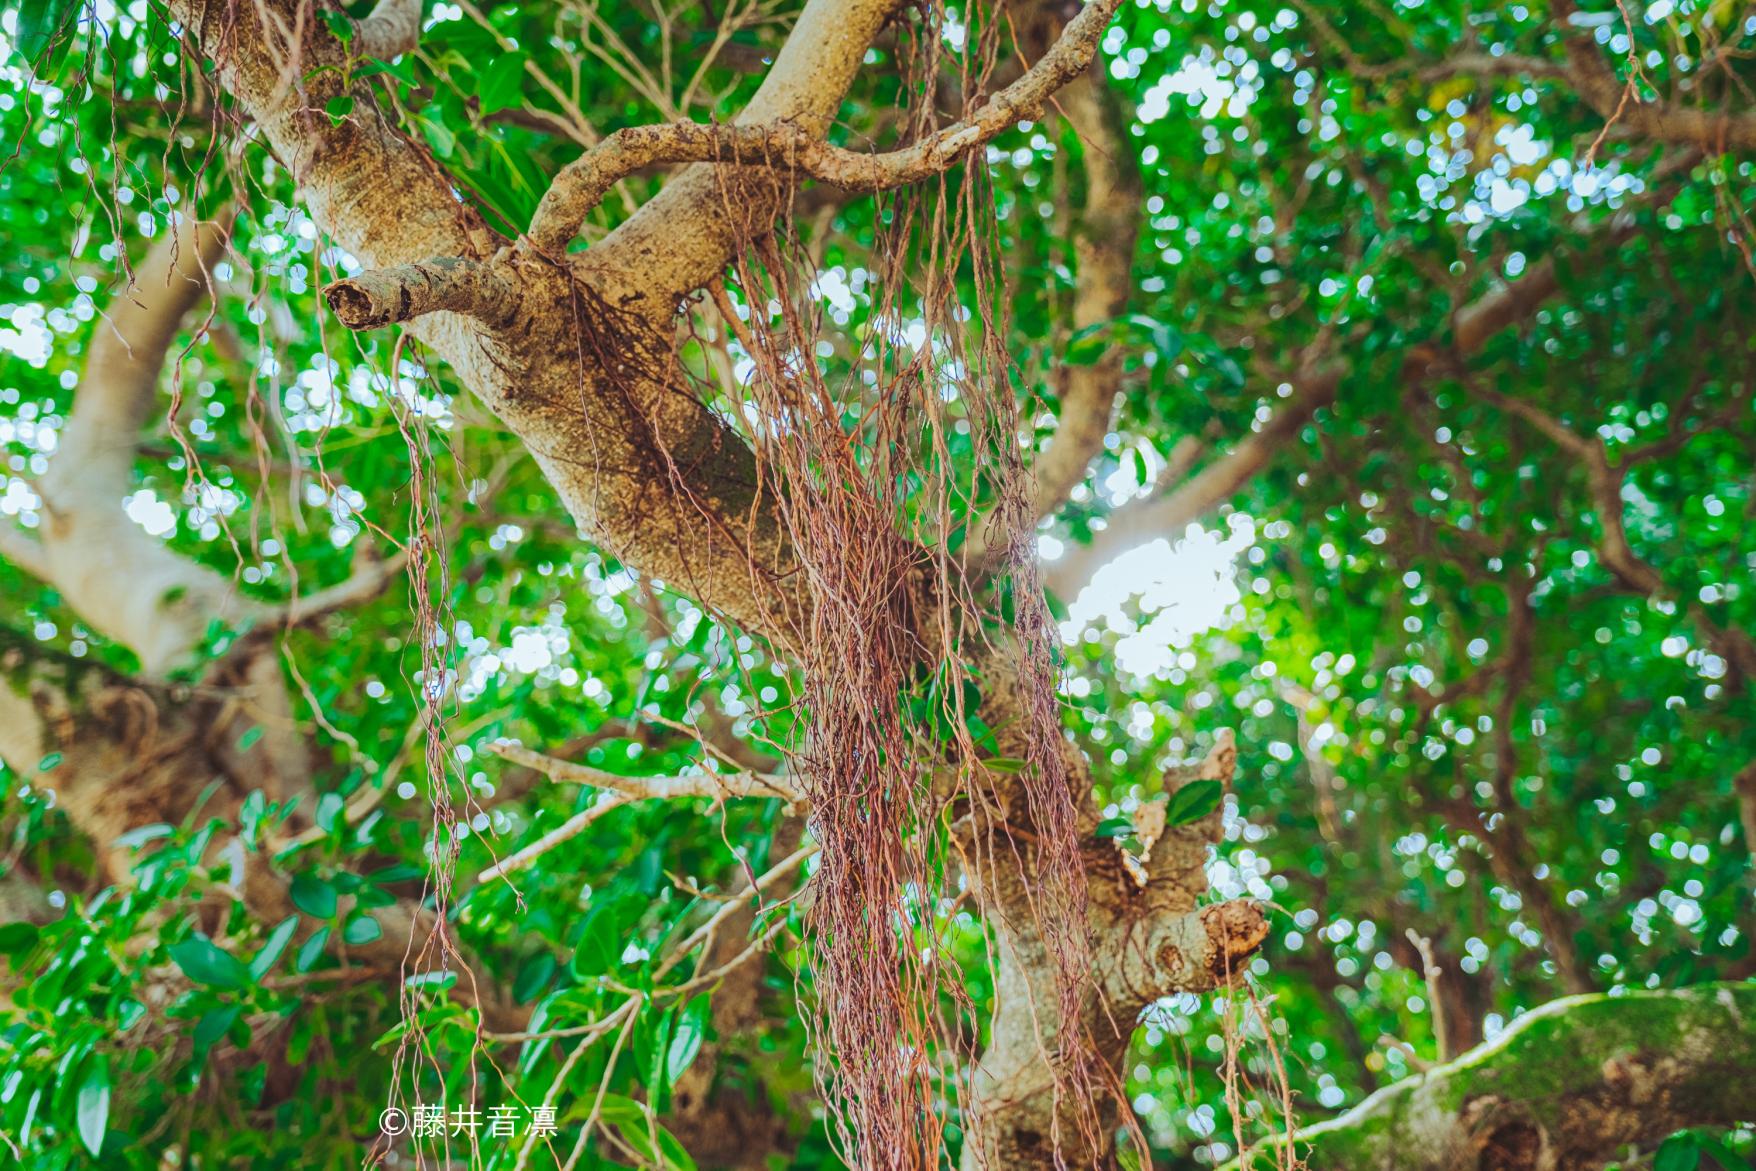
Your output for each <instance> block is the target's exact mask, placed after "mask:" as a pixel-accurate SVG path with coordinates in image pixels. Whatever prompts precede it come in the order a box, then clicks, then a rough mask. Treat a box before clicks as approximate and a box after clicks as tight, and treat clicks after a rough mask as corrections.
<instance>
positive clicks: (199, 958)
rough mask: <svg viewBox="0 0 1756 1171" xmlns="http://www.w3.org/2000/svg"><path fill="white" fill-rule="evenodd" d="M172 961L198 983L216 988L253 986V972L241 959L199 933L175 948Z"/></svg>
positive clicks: (176, 944) (172, 949) (177, 944)
mask: <svg viewBox="0 0 1756 1171" xmlns="http://www.w3.org/2000/svg"><path fill="white" fill-rule="evenodd" d="M171 959H173V960H174V961H176V964H177V966H178V967H179V968H182V969H183V974H184V975H186V976H188V977H189V978H190V979H191V980H193V981H195V982H196V983H197V984H207V985H209V986H211V987H214V988H242V987H244V986H245V985H246V984H248V983H250V969H248V968H246V967H245V966H244V965H243V964H242V963H241V962H240V961H239V960H238V957H237V956H235V955H233V954H232V953H230V952H228V951H225V950H223V949H222V948H220V947H219V946H218V945H217V944H215V943H214V941H213V940H211V939H209V938H208V937H207V936H205V935H202V934H200V933H199V932H198V933H196V934H194V935H191V936H190V937H189V938H188V939H185V940H184V941H183V942H181V943H175V944H172V945H171Z"/></svg>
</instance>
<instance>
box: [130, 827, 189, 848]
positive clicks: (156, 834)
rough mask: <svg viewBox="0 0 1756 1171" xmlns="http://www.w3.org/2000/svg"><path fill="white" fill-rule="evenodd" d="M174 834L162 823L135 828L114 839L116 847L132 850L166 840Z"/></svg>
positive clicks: (173, 831)
mask: <svg viewBox="0 0 1756 1171" xmlns="http://www.w3.org/2000/svg"><path fill="white" fill-rule="evenodd" d="M175 832H176V831H175V830H173V829H172V828H171V827H170V826H168V825H165V824H163V823H160V824H158V825H140V826H135V827H134V828H133V829H131V830H129V831H128V832H127V833H125V834H123V835H121V836H120V837H118V838H117V839H116V845H117V846H119V847H120V848H122V849H124V850H134V849H138V848H139V847H141V846H144V845H146V843H148V842H151V841H156V840H158V839H159V838H168V837H170V836H171V835H172V834H173V833H175Z"/></svg>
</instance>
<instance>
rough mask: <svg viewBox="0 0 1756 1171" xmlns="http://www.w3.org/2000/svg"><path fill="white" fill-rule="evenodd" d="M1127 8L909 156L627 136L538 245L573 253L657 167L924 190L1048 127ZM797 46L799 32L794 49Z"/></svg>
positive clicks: (562, 204) (571, 186) (579, 181)
mask: <svg viewBox="0 0 1756 1171" xmlns="http://www.w3.org/2000/svg"><path fill="white" fill-rule="evenodd" d="M1120 6H1121V0H1095V2H1094V3H1092V4H1090V5H1089V6H1087V7H1086V8H1085V9H1084V11H1082V12H1081V13H1080V14H1079V15H1078V16H1077V17H1075V18H1074V19H1073V20H1072V21H1071V22H1070V23H1069V24H1068V25H1067V29H1066V31H1065V32H1064V33H1063V34H1062V35H1061V38H1060V40H1058V41H1057V42H1056V43H1055V45H1054V46H1053V47H1052V48H1051V49H1050V50H1049V51H1048V52H1047V53H1046V54H1044V55H1043V57H1042V59H1041V60H1039V61H1037V62H1036V63H1035V64H1034V65H1032V66H1031V67H1030V68H1029V69H1027V70H1026V71H1025V73H1024V75H1023V76H1022V77H1020V78H1019V79H1018V80H1017V81H1015V82H1013V83H1012V84H1011V85H1009V86H1006V87H1005V88H1004V89H1002V90H1000V91H999V92H997V93H995V94H994V95H992V96H991V97H990V98H989V99H988V101H987V102H986V103H985V104H984V105H983V106H982V107H981V108H980V109H979V110H977V111H976V113H975V114H974V115H972V116H971V117H969V118H966V119H964V120H963V121H961V122H957V123H954V124H953V125H951V126H947V127H946V128H945V129H943V130H940V131H938V132H937V133H934V134H931V135H929V136H927V137H926V138H924V139H922V140H921V141H919V142H917V143H914V144H913V145H911V146H907V147H903V148H901V149H900V150H894V151H889V152H887V153H883V154H865V153H862V152H860V151H852V150H847V149H845V148H843V147H839V146H832V145H830V144H829V143H828V142H825V141H824V140H823V139H822V138H821V137H820V136H819V135H818V134H817V133H816V132H815V130H814V128H813V127H812V126H811V125H809V124H807V123H803V122H794V121H777V122H770V123H760V122H744V121H740V122H739V123H737V124H734V125H730V126H718V125H711V124H702V123H698V122H673V123H671V124H669V125H665V126H630V127H626V128H624V129H622V130H618V131H617V132H616V133H614V134H612V135H610V136H609V137H608V138H606V139H605V140H604V141H603V143H602V144H600V145H599V146H597V147H596V148H594V149H592V150H590V151H587V152H586V153H585V154H584V155H582V156H580V157H579V158H577V159H575V160H574V161H573V162H571V163H569V164H568V165H567V166H566V167H565V168H563V169H562V171H561V173H560V174H558V175H556V176H555V181H554V183H553V184H551V185H550V187H549V190H548V191H547V192H546V193H545V194H544V195H543V199H542V202H541V203H539V204H538V205H537V210H536V214H535V215H533V216H532V217H531V225H530V232H529V236H530V240H531V243H532V244H534V245H535V246H536V247H537V248H538V249H540V250H542V251H545V252H554V251H558V250H560V249H561V248H564V247H565V246H566V244H567V241H569V240H571V239H572V238H573V236H574V235H575V234H576V233H577V232H578V231H579V227H580V224H581V223H582V222H583V221H584V219H585V217H586V215H587V214H588V213H589V212H590V211H591V210H592V208H594V207H596V206H597V205H598V202H599V201H600V200H601V199H603V197H604V195H605V193H606V192H608V191H609V190H610V188H611V187H613V186H615V185H616V183H618V182H620V181H621V180H622V179H625V178H627V177H628V176H629V175H632V174H634V173H635V172H636V171H638V170H641V169H642V168H644V167H650V166H653V165H654V164H657V163H713V164H717V165H731V166H740V167H759V168H765V169H768V170H771V171H774V172H776V173H779V174H795V175H799V176H804V177H808V178H812V179H817V180H820V181H822V182H825V183H830V184H833V185H834V186H836V187H841V188H844V189H847V190H852V191H883V190H888V189H890V188H893V187H903V186H906V185H908V184H910V183H918V182H920V181H921V180H923V179H927V178H930V177H932V176H933V175H937V174H939V173H941V172H943V171H945V170H948V169H949V168H950V167H951V166H952V165H953V164H955V163H956V162H957V161H958V160H959V159H961V158H963V157H964V156H966V155H967V154H968V153H969V152H970V151H972V150H975V149H976V148H978V147H980V146H983V145H985V144H986V143H988V142H990V141H992V140H993V139H994V138H995V137H996V136H998V135H999V134H1000V133H1001V132H1002V131H1004V130H1006V129H1008V128H1009V127H1011V126H1013V125H1014V124H1016V123H1018V122H1019V121H1021V120H1025V119H1032V118H1037V117H1040V116H1041V111H1042V106H1043V103H1044V102H1045V101H1047V100H1048V98H1049V96H1050V95H1051V94H1053V93H1054V92H1055V91H1056V90H1058V89H1060V88H1061V87H1062V86H1064V85H1066V84H1067V83H1068V82H1069V81H1071V80H1073V79H1074V78H1075V77H1078V76H1079V75H1080V74H1081V73H1082V72H1084V71H1085V68H1086V66H1088V65H1089V64H1090V63H1091V60H1092V58H1093V57H1094V56H1095V55H1096V53H1097V46H1098V40H1099V39H1100V38H1101V37H1102V35H1103V31H1104V29H1105V27H1107V26H1108V24H1109V22H1110V17H1111V16H1112V15H1114V13H1115V11H1116V9H1117V8H1119V7H1120ZM797 36H798V34H797V33H796V32H795V34H794V38H793V39H796V38H797ZM791 43H792V42H791V39H789V41H788V44H789V45H790V44H791ZM776 69H777V71H778V69H779V65H778V64H777V65H776ZM752 104H753V105H754V103H752Z"/></svg>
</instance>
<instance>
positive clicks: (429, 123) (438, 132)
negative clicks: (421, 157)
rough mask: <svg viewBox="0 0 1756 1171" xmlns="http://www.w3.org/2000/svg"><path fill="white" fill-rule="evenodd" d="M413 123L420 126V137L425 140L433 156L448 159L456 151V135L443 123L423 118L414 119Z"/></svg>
mask: <svg viewBox="0 0 1756 1171" xmlns="http://www.w3.org/2000/svg"><path fill="white" fill-rule="evenodd" d="M415 121H416V122H417V123H419V124H420V127H421V135H422V136H423V137H424V138H426V140H427V145H428V146H431V147H432V148H433V153H434V154H436V155H438V156H439V157H440V158H442V159H448V158H450V157H451V156H452V154H453V152H455V151H456V150H457V135H455V134H453V133H452V132H451V128H450V127H449V126H447V125H445V123H443V122H440V121H438V120H436V119H433V118H424V117H423V118H416V119H415Z"/></svg>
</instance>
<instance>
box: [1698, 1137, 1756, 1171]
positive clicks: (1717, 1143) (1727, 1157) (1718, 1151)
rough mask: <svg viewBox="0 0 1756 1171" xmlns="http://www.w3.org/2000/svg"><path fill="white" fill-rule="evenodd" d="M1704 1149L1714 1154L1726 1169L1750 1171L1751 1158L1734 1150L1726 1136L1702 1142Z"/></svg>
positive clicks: (1717, 1161)
mask: <svg viewBox="0 0 1756 1171" xmlns="http://www.w3.org/2000/svg"><path fill="white" fill-rule="evenodd" d="M1702 1149H1703V1150H1705V1151H1706V1152H1707V1153H1708V1154H1710V1155H1712V1156H1713V1161H1714V1162H1716V1163H1718V1164H1719V1165H1720V1166H1721V1167H1723V1168H1725V1171H1750V1160H1748V1159H1746V1158H1744V1157H1743V1156H1742V1155H1740V1154H1738V1153H1737V1152H1736V1151H1734V1150H1732V1148H1731V1146H1730V1144H1728V1143H1727V1142H1726V1141H1725V1139H1724V1138H1710V1139H1708V1140H1707V1141H1706V1142H1705V1143H1703V1144H1702Z"/></svg>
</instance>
